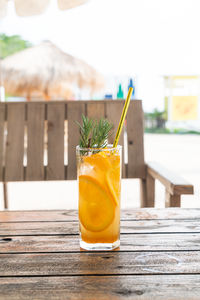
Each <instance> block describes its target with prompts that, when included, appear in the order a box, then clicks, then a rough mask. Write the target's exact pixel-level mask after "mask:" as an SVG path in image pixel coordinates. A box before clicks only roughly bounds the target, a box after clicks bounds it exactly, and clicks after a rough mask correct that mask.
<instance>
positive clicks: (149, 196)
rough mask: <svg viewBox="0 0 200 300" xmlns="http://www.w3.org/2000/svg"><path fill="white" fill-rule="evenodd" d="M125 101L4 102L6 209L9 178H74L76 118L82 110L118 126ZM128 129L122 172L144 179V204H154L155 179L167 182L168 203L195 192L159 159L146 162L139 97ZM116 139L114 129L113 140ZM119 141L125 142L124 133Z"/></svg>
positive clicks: (0, 113) (1, 142)
mask: <svg viewBox="0 0 200 300" xmlns="http://www.w3.org/2000/svg"><path fill="white" fill-rule="evenodd" d="M123 105H124V101H123V100H117V101H113V100H102V101H60V102H53V101H52V102H48V103H47V102H44V101H40V102H29V103H25V102H15V103H13V102H12V103H0V181H1V182H3V186H4V205H5V209H7V208H8V199H7V188H6V183H7V182H12V181H43V180H67V179H76V154H75V147H76V145H77V144H78V143H79V131H78V127H77V125H76V124H75V120H76V121H79V122H80V121H81V115H82V114H85V115H87V116H88V117H92V118H95V119H99V118H101V117H105V118H108V119H109V120H110V121H111V122H113V124H114V132H116V129H117V126H118V122H119V119H120V116H121V112H122V108H123ZM66 125H67V126H66ZM126 131H127V151H128V163H126V164H125V163H124V161H123V164H122V174H123V178H139V179H140V183H141V184H140V185H141V207H153V206H154V198H155V179H158V180H160V182H161V183H163V184H164V186H165V189H166V206H180V197H181V194H192V193H193V186H192V185H190V184H189V183H187V182H186V181H185V180H184V179H182V178H181V177H179V176H177V175H174V174H172V173H171V172H169V171H168V170H166V169H165V168H163V167H161V166H160V165H159V164H156V163H149V164H146V163H145V161H144V145H143V110H142V102H141V101H140V100H134V101H131V103H130V107H129V110H128V114H127V120H126ZM113 140H114V135H113V136H111V137H110V140H109V142H110V143H113ZM119 143H120V144H121V145H124V135H123V134H122V135H121V138H120V142H119ZM66 157H67V158H68V163H66ZM45 159H46V160H47V161H48V162H47V163H45Z"/></svg>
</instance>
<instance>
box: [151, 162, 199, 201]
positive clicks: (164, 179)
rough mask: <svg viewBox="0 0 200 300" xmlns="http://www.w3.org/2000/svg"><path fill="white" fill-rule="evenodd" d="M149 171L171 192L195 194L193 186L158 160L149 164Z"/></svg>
mask: <svg viewBox="0 0 200 300" xmlns="http://www.w3.org/2000/svg"><path fill="white" fill-rule="evenodd" d="M147 172H148V173H149V174H150V175H151V176H152V177H154V178H155V179H158V180H159V181H160V182H161V183H162V184H163V185H164V186H165V187H166V189H167V190H168V192H169V193H170V194H175V195H180V194H193V192H194V190H193V186H192V185H191V184H190V183H189V182H187V181H186V180H185V179H183V178H182V177H180V176H179V175H177V174H175V173H173V172H171V171H169V170H168V169H166V168H165V167H163V166H162V165H160V164H159V163H156V162H149V163H148V164H147Z"/></svg>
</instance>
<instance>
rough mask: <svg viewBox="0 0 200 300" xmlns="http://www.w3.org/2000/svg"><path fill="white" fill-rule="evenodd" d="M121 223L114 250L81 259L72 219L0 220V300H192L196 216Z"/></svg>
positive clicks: (197, 256)
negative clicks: (119, 238)
mask: <svg viewBox="0 0 200 300" xmlns="http://www.w3.org/2000/svg"><path fill="white" fill-rule="evenodd" d="M121 216H122V218H121V219H122V221H121V245H120V248H118V249H116V250H115V251H110V252H109V251H97V252H89V251H84V250H82V249H80V247H79V237H78V219H77V211H74V210H73V211H23V212H19V211H18V212H15V211H13V212H12V211H11V212H0V299H1V300H2V299H3V300H4V299H5V300H7V299H20V300H21V299H47V298H48V299H169V300H171V299H176V300H177V299H184V300H185V299H187V300H188V299H189V300H190V299H199V294H200V285H199V280H200V242H199V241H200V210H199V209H178V208H175V209H174V208H169V209H152V208H151V209H150V208H149V209H148V208H146V209H134V210H126V211H122V214H121Z"/></svg>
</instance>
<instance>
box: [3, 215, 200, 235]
mask: <svg viewBox="0 0 200 300" xmlns="http://www.w3.org/2000/svg"><path fill="white" fill-rule="evenodd" d="M120 228H121V233H137V234H140V233H169V232H170V233H185V232H187V233H189V232H190V233H200V221H199V220H178V219H177V220H141V221H140V220H138V221H136V220H134V221H130V220H126V221H121V226H120ZM78 232H79V228H78V221H75V222H73V221H69V222H26V223H22V222H17V223H15V222H10V223H0V237H2V236H15V235H63V234H65V235H71V234H72V235H74V234H78Z"/></svg>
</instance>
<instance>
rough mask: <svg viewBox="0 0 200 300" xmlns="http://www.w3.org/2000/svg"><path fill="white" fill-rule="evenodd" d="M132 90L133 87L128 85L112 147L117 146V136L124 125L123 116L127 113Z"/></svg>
mask: <svg viewBox="0 0 200 300" xmlns="http://www.w3.org/2000/svg"><path fill="white" fill-rule="evenodd" d="M132 92H133V88H132V87H130V88H129V90H128V95H127V98H126V101H125V104H124V107H123V111H122V115H121V118H120V121H119V126H118V128H117V133H116V136H115V140H114V143H113V148H115V147H117V144H118V141H119V137H120V134H121V131H122V127H123V125H124V120H125V117H126V113H127V110H128V107H129V103H130V100H131V95H132Z"/></svg>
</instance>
